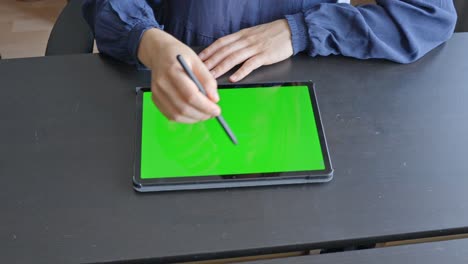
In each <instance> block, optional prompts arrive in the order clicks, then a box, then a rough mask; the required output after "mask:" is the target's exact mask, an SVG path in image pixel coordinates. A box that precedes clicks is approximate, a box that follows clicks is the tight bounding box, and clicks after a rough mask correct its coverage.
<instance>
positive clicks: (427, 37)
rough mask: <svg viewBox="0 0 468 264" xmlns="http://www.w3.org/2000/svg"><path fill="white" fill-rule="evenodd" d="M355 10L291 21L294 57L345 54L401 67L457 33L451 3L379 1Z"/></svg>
mask: <svg viewBox="0 0 468 264" xmlns="http://www.w3.org/2000/svg"><path fill="white" fill-rule="evenodd" d="M376 2H377V5H364V6H358V7H353V6H351V5H347V4H320V5H317V6H315V7H314V8H312V9H310V10H307V11H306V12H303V13H299V14H295V15H291V16H287V19H288V22H289V24H290V27H291V29H292V34H293V47H294V52H295V53H297V52H300V51H307V52H308V54H309V55H311V56H317V55H321V56H327V55H330V54H341V55H345V56H350V57H355V58H360V59H368V58H383V59H389V60H393V61H396V62H401V63H408V62H412V61H415V60H417V59H419V58H420V57H422V56H423V55H424V54H426V53H427V52H428V51H430V50H431V49H433V48H434V47H436V46H438V45H440V44H441V43H443V42H444V41H446V40H447V39H448V38H449V37H450V36H451V35H452V33H453V29H454V26H455V23H456V12H455V9H454V7H453V2H452V1H449V0H426V1H423V0H377V1H376Z"/></svg>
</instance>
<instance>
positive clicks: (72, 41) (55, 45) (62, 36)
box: [45, 0, 94, 56]
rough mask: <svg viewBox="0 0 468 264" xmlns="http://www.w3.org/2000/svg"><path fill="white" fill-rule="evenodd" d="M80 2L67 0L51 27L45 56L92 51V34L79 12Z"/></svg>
mask: <svg viewBox="0 0 468 264" xmlns="http://www.w3.org/2000/svg"><path fill="white" fill-rule="evenodd" d="M82 2H83V0H70V1H68V3H67V5H66V6H65V8H64V9H63V10H62V13H60V15H59V17H58V18H57V21H56V22H55V24H54V27H53V28H52V32H51V33H50V36H49V41H48V42H47V48H46V52H45V55H46V56H51V55H66V54H77V53H92V52H93V45H94V36H93V33H92V32H91V30H90V28H89V26H88V24H87V23H86V21H85V20H84V18H83V16H82V14H81V4H82Z"/></svg>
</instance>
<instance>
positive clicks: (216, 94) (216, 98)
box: [214, 93, 219, 103]
mask: <svg viewBox="0 0 468 264" xmlns="http://www.w3.org/2000/svg"><path fill="white" fill-rule="evenodd" d="M214 99H215V101H216V103H217V102H219V94H218V93H215V95H214Z"/></svg>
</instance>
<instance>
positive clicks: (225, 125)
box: [177, 55, 237, 145]
mask: <svg viewBox="0 0 468 264" xmlns="http://www.w3.org/2000/svg"><path fill="white" fill-rule="evenodd" d="M177 60H178V61H179V63H180V65H182V68H184V71H185V72H186V73H187V74H188V76H189V77H190V79H192V81H193V82H194V83H195V85H196V86H197V87H198V90H200V92H201V93H202V94H203V95H205V96H207V94H206V91H205V88H203V86H202V85H201V83H200V81H198V79H197V77H196V76H195V74H193V72H192V70H190V68H189V67H188V65H187V63H186V62H185V60H184V58H183V57H182V55H177ZM216 120H218V123H219V124H220V125H221V126H222V127H223V129H224V132H226V134H227V135H228V136H229V138H230V139H231V141H232V143H234V144H235V145H237V138H236V136H235V135H234V132H232V130H231V128H230V127H229V125H228V123H227V122H226V120H224V118H223V116H222V115H219V116H217V117H216Z"/></svg>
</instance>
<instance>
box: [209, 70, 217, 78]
mask: <svg viewBox="0 0 468 264" xmlns="http://www.w3.org/2000/svg"><path fill="white" fill-rule="evenodd" d="M210 73H211V75H213V77H215V78H216V72H215V71H214V70H211V71H210Z"/></svg>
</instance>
